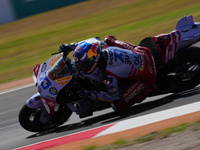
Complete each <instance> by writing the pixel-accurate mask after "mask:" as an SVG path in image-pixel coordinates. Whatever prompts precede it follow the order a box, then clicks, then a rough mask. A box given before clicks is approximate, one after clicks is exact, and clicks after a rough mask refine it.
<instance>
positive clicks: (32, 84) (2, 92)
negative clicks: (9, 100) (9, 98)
mask: <svg viewBox="0 0 200 150" xmlns="http://www.w3.org/2000/svg"><path fill="white" fill-rule="evenodd" d="M34 85H35V84H34V83H29V84H25V85H22V86H18V87H14V88H11V89H7V90H3V91H0V95H3V94H6V93H10V92H14V91H17V90H21V89H24V88H27V87H31V86H34Z"/></svg>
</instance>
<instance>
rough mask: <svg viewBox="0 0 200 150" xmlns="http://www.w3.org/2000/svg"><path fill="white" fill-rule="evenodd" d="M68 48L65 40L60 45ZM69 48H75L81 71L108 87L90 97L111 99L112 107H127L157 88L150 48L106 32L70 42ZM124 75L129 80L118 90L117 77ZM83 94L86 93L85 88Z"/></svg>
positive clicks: (87, 76)
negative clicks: (100, 35)
mask: <svg viewBox="0 0 200 150" xmlns="http://www.w3.org/2000/svg"><path fill="white" fill-rule="evenodd" d="M67 49H69V45H64V44H62V45H61V46H60V48H59V50H60V51H66V50H67ZM70 49H71V50H73V49H74V53H73V57H74V60H75V63H76V66H77V67H78V69H79V70H80V72H81V74H82V75H83V76H84V77H85V78H89V79H90V82H92V83H100V84H101V83H104V84H105V85H106V87H107V91H108V92H102V91H93V92H92V93H93V96H92V97H93V98H94V97H95V99H98V100H102V101H107V102H110V103H111V104H112V107H113V109H114V110H115V111H122V110H126V109H127V108H129V107H130V106H131V105H133V104H134V103H136V102H141V101H143V100H144V99H145V98H146V97H147V96H148V95H149V93H150V92H153V91H154V90H156V86H155V85H154V83H155V80H156V65H155V62H154V57H153V55H152V51H151V50H150V49H149V48H146V47H140V46H135V45H134V44H131V43H128V42H124V41H119V40H117V39H116V38H115V37H114V36H106V37H105V39H104V41H101V40H100V39H99V38H97V37H96V38H91V39H87V40H85V41H82V42H79V44H78V43H73V44H71V45H70ZM123 79H130V80H131V83H130V84H129V85H128V87H126V88H125V89H124V90H123V91H120V90H121V89H119V87H118V81H119V80H123ZM82 95H84V97H85V95H88V91H86V90H85V91H84V92H82ZM94 95H95V96H94Z"/></svg>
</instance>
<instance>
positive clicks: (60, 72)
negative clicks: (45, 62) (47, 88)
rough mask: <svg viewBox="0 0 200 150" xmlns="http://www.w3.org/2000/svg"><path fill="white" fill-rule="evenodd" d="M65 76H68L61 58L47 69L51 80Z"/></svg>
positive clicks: (67, 70)
mask: <svg viewBox="0 0 200 150" xmlns="http://www.w3.org/2000/svg"><path fill="white" fill-rule="evenodd" d="M67 74H70V72H69V69H68V68H67V66H66V64H65V62H64V59H63V57H59V58H58V59H57V60H56V62H55V63H54V64H53V66H52V67H51V68H50V69H49V76H50V78H51V79H52V80H55V79H58V78H61V77H63V76H65V75H67Z"/></svg>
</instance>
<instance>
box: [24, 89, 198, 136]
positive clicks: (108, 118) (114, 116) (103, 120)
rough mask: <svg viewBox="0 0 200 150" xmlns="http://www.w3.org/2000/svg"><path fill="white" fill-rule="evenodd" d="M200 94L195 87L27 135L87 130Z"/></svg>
mask: <svg viewBox="0 0 200 150" xmlns="http://www.w3.org/2000/svg"><path fill="white" fill-rule="evenodd" d="M198 94H200V87H197V88H193V89H191V90H187V91H185V92H181V93H176V94H172V95H169V96H166V97H163V98H160V99H156V100H153V101H149V102H144V103H141V104H139V105H135V106H132V107H131V108H130V109H129V110H127V111H126V112H123V113H115V112H109V113H107V114H103V115H100V116H97V117H94V118H90V119H87V118H86V119H85V120H83V121H81V122H79V123H74V124H70V125H64V126H60V127H58V128H56V129H52V130H48V131H45V132H40V133H36V134H33V135H31V136H29V137H27V139H28V138H35V137H38V136H45V135H48V134H52V133H60V132H66V131H72V130H75V129H78V128H84V130H85V127H87V128H89V127H90V126H92V125H93V124H97V123H100V124H101V125H100V126H103V125H106V124H110V123H113V122H117V121H122V120H125V119H127V118H130V117H131V116H132V118H134V116H135V117H136V116H137V114H140V113H143V112H145V111H148V110H152V109H154V108H157V107H160V106H163V105H166V104H168V103H171V102H173V101H176V100H178V99H180V98H189V97H190V96H194V95H198ZM92 128H94V127H92Z"/></svg>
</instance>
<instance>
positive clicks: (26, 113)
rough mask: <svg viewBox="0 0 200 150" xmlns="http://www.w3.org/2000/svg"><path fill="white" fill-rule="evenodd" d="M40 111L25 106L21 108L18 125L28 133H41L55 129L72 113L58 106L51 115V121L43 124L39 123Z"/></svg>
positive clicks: (64, 107) (66, 108)
mask: <svg viewBox="0 0 200 150" xmlns="http://www.w3.org/2000/svg"><path fill="white" fill-rule="evenodd" d="M41 113H42V111H41V110H39V109H32V108H29V107H28V106H26V104H25V105H24V106H23V107H22V109H21V111H20V113H19V117H18V119H19V123H20V125H21V126H22V127H23V128H24V129H25V130H27V131H30V132H43V131H47V130H50V129H54V128H57V127H58V126H60V125H61V124H63V123H64V122H66V121H67V119H68V118H69V117H70V116H71V114H72V111H71V110H70V109H69V108H68V107H66V106H60V107H59V109H58V111H57V112H56V113H55V114H53V115H52V118H51V120H50V121H49V122H48V123H46V124H43V123H41V122H40V115H41Z"/></svg>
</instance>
